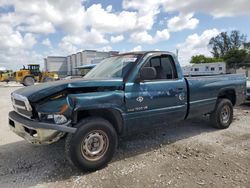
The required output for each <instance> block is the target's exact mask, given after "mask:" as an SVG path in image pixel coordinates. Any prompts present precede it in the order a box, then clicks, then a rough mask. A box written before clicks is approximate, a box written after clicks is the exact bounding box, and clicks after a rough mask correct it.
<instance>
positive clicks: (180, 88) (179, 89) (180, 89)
mask: <svg viewBox="0 0 250 188" xmlns="http://www.w3.org/2000/svg"><path fill="white" fill-rule="evenodd" d="M176 90H177V91H183V90H184V88H182V87H179V88H176Z"/></svg>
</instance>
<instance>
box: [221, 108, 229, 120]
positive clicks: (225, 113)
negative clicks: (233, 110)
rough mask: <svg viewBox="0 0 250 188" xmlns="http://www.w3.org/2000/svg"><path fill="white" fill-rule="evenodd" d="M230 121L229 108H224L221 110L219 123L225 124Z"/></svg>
mask: <svg viewBox="0 0 250 188" xmlns="http://www.w3.org/2000/svg"><path fill="white" fill-rule="evenodd" d="M229 119H230V108H229V106H224V107H223V108H222V110H221V122H222V123H224V124H226V123H227V122H228V121H229Z"/></svg>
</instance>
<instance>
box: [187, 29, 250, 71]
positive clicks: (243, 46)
mask: <svg viewBox="0 0 250 188" xmlns="http://www.w3.org/2000/svg"><path fill="white" fill-rule="evenodd" d="M246 40H247V36H246V35H245V34H241V33H240V31H237V30H233V31H231V32H230V33H229V32H221V33H220V34H219V35H217V36H215V37H212V38H211V39H210V41H209V44H208V48H209V49H210V52H211V53H212V55H213V57H206V56H204V55H195V56H192V58H191V61H190V63H193V64H198V63H213V62H226V64H227V66H228V67H230V68H239V67H250V42H248V43H247V42H246Z"/></svg>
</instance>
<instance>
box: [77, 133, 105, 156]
mask: <svg viewBox="0 0 250 188" xmlns="http://www.w3.org/2000/svg"><path fill="white" fill-rule="evenodd" d="M108 146H109V139H108V136H107V134H106V133H105V132H104V131H102V130H94V131H91V132H89V133H88V134H87V135H86V136H85V137H84V138H83V140H82V142H81V154H82V156H83V157H84V158H85V159H87V160H89V161H97V160H99V159H101V158H102V157H103V156H104V155H105V153H106V152H107V149H108Z"/></svg>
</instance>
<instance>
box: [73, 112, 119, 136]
mask: <svg viewBox="0 0 250 188" xmlns="http://www.w3.org/2000/svg"><path fill="white" fill-rule="evenodd" d="M91 116H92V117H93V116H96V117H102V118H104V119H106V120H108V121H109V122H110V123H111V124H112V125H113V126H114V128H115V130H116V132H117V133H118V134H122V132H123V118H122V115H121V113H120V112H119V111H118V110H115V109H93V110H81V111H78V112H77V116H76V121H77V122H79V121H80V120H81V119H83V118H86V117H91Z"/></svg>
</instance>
